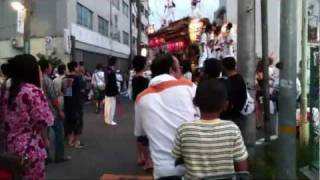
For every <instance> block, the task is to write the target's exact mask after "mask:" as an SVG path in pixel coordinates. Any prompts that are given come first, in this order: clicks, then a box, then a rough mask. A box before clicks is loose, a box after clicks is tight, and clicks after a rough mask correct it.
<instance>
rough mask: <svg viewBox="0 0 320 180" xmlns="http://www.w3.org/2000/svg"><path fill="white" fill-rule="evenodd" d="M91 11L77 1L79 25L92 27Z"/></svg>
mask: <svg viewBox="0 0 320 180" xmlns="http://www.w3.org/2000/svg"><path fill="white" fill-rule="evenodd" d="M92 21H93V12H92V11H91V10H90V9H88V8H86V7H84V6H82V5H81V4H79V3H77V23H78V24H79V25H81V26H84V27H87V28H89V29H92Z"/></svg>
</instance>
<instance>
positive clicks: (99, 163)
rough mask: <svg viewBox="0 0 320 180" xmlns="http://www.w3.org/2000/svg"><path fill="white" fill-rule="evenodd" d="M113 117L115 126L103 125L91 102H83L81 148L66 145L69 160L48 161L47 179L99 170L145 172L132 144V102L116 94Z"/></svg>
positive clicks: (86, 176) (85, 175)
mask: <svg viewBox="0 0 320 180" xmlns="http://www.w3.org/2000/svg"><path fill="white" fill-rule="evenodd" d="M117 103H118V105H117V112H116V117H115V121H116V122H117V123H118V125H117V126H106V125H105V124H104V122H103V116H102V113H101V114H99V115H97V114H95V113H94V107H93V105H92V104H88V105H85V111H84V112H85V113H84V114H85V115H84V132H83V136H82V141H83V143H84V144H85V147H84V148H83V149H74V148H67V149H66V154H67V155H70V156H72V160H71V161H68V162H64V163H60V164H49V165H48V167H47V179H49V180H63V179H66V180H67V179H68V180H69V179H75V180H82V179H83V180H87V179H88V180H91V179H99V178H100V177H101V176H102V175H103V174H106V173H112V174H130V175H145V173H144V172H143V170H142V168H141V167H139V166H138V165H137V164H136V148H135V147H136V146H135V137H134V136H133V124H134V122H133V104H132V102H130V101H129V100H128V99H127V98H124V97H120V98H118V102H117Z"/></svg>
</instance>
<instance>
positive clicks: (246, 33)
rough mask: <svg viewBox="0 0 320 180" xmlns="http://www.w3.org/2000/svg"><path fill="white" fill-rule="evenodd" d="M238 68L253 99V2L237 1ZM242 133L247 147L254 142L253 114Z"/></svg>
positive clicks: (254, 60) (248, 117)
mask: <svg viewBox="0 0 320 180" xmlns="http://www.w3.org/2000/svg"><path fill="white" fill-rule="evenodd" d="M237 36H238V43H237V44H238V53H237V54H238V55H237V56H238V58H237V59H238V68H239V73H240V74H241V75H242V76H243V78H244V80H245V82H246V84H247V88H248V89H249V91H250V95H251V96H252V97H255V75H256V64H257V63H256V53H255V52H256V49H255V0H241V2H240V0H239V1H238V35H237ZM244 122H245V125H244V127H243V130H242V133H243V136H244V140H245V143H246V145H247V146H252V147H253V146H254V145H255V142H256V119H255V114H254V113H253V114H251V115H249V116H247V119H246V120H245V121H244Z"/></svg>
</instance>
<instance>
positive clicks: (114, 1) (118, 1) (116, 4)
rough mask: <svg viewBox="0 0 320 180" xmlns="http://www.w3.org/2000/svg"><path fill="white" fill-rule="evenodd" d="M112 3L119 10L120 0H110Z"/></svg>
mask: <svg viewBox="0 0 320 180" xmlns="http://www.w3.org/2000/svg"><path fill="white" fill-rule="evenodd" d="M112 5H113V6H114V7H116V8H117V9H118V10H120V0H112Z"/></svg>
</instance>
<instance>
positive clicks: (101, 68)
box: [96, 63, 103, 71]
mask: <svg viewBox="0 0 320 180" xmlns="http://www.w3.org/2000/svg"><path fill="white" fill-rule="evenodd" d="M96 70H98V71H101V70H103V66H102V64H100V63H98V64H97V65H96Z"/></svg>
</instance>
